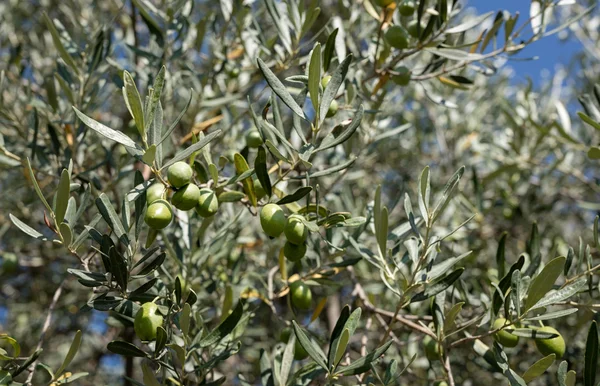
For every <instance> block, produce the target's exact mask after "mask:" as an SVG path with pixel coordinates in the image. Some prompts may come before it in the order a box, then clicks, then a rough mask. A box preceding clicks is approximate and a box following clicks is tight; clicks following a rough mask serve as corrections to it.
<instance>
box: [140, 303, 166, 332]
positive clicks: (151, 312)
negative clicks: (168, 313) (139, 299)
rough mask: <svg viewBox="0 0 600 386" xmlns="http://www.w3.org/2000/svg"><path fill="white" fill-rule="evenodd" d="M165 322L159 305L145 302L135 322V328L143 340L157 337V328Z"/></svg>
mask: <svg viewBox="0 0 600 386" xmlns="http://www.w3.org/2000/svg"><path fill="white" fill-rule="evenodd" d="M162 324H163V317H162V315H161V314H160V313H158V306H157V305H156V304H154V303H151V302H149V303H144V304H143V305H142V306H141V307H140V309H139V311H138V312H137V314H135V320H134V322H133V329H134V330H135V333H136V335H137V336H138V338H140V339H141V340H145V341H146V340H154V339H156V329H157V328H158V327H160V326H162Z"/></svg>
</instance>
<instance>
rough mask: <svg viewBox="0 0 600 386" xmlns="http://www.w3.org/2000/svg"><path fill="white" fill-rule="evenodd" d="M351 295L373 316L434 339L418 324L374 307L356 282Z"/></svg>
mask: <svg viewBox="0 0 600 386" xmlns="http://www.w3.org/2000/svg"><path fill="white" fill-rule="evenodd" d="M353 294H354V295H356V296H358V298H359V299H360V300H362V302H363V306H364V308H365V309H367V310H368V311H370V312H373V313H375V314H379V315H382V316H387V317H388V318H391V319H392V320H396V321H398V322H400V323H402V324H403V325H405V326H406V327H408V328H410V329H411V330H415V331H418V332H420V333H422V334H425V335H429V336H431V337H436V336H435V334H434V333H433V332H431V331H429V329H427V328H425V327H423V326H421V325H420V324H417V323H415V322H412V321H410V320H408V319H407V318H405V317H404V316H403V315H400V314H399V313H394V312H391V311H386V310H383V309H381V308H378V307H375V306H374V305H373V303H371V301H370V300H369V298H368V297H367V294H366V293H365V290H364V289H363V287H362V286H361V285H360V283H358V282H357V283H355V284H354V291H353Z"/></svg>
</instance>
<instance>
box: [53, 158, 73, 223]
mask: <svg viewBox="0 0 600 386" xmlns="http://www.w3.org/2000/svg"><path fill="white" fill-rule="evenodd" d="M70 192H71V177H70V176H69V171H68V170H67V169H63V171H62V173H61V175H60V182H59V183H58V188H57V189H56V203H55V208H54V218H55V219H56V224H57V226H58V225H59V224H60V223H62V222H63V220H64V219H65V213H66V212H67V206H68V205H69V193H70Z"/></svg>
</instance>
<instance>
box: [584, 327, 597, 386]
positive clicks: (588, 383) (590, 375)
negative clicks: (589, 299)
mask: <svg viewBox="0 0 600 386" xmlns="http://www.w3.org/2000/svg"><path fill="white" fill-rule="evenodd" d="M598 348H599V346H598V325H597V324H596V321H595V320H594V321H593V322H592V324H591V326H590V329H589V331H588V336H587V340H586V341H585V367H584V369H583V385H584V386H596V372H597V368H598Z"/></svg>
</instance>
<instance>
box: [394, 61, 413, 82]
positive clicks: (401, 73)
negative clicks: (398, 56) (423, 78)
mask: <svg viewBox="0 0 600 386" xmlns="http://www.w3.org/2000/svg"><path fill="white" fill-rule="evenodd" d="M394 71H396V72H397V73H398V75H394V76H392V81H393V82H394V83H396V84H397V85H398V86H406V85H408V84H409V83H410V77H411V75H412V72H411V71H410V70H409V69H408V68H407V67H405V66H400V67H398V68H396V69H395V70H394Z"/></svg>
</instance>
